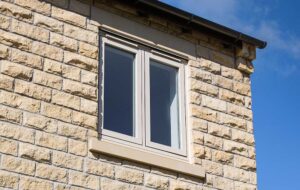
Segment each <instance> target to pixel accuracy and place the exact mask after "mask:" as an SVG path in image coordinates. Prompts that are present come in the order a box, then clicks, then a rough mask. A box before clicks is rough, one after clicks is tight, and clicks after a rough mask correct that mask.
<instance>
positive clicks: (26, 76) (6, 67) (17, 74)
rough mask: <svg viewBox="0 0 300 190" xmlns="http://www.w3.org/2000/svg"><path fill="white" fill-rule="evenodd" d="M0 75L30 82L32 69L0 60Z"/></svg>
mask: <svg viewBox="0 0 300 190" xmlns="http://www.w3.org/2000/svg"><path fill="white" fill-rule="evenodd" d="M0 65H1V73H3V74H6V75H9V76H12V77H14V78H19V79H23V80H31V78H32V73H33V69H31V68H28V67H25V66H22V65H20V64H16V63H13V62H10V61H6V60H1V61H0Z"/></svg>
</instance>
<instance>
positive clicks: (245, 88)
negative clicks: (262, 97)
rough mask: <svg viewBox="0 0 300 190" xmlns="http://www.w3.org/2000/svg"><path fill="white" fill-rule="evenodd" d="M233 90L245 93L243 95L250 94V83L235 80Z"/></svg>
mask: <svg viewBox="0 0 300 190" xmlns="http://www.w3.org/2000/svg"><path fill="white" fill-rule="evenodd" d="M233 91H235V92H237V93H239V94H242V95H245V96H251V86H250V84H245V83H241V82H235V83H233Z"/></svg>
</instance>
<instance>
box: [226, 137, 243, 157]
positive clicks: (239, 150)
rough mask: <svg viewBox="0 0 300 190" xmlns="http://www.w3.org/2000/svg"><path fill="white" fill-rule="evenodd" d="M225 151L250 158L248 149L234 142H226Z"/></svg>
mask: <svg viewBox="0 0 300 190" xmlns="http://www.w3.org/2000/svg"><path fill="white" fill-rule="evenodd" d="M223 149H224V150H225V151H226V152H231V153H234V154H239V155H242V156H248V147H247V146H246V145H244V144H241V143H237V142H234V141H229V140H224V144H223Z"/></svg>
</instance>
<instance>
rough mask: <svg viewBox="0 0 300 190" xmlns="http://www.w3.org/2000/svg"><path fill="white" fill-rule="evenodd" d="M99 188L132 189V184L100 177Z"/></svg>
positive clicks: (104, 189) (106, 189)
mask: <svg viewBox="0 0 300 190" xmlns="http://www.w3.org/2000/svg"><path fill="white" fill-rule="evenodd" d="M100 184H101V190H126V189H133V188H134V186H132V185H129V184H128V183H122V182H119V181H116V180H111V179H107V178H101V182H100Z"/></svg>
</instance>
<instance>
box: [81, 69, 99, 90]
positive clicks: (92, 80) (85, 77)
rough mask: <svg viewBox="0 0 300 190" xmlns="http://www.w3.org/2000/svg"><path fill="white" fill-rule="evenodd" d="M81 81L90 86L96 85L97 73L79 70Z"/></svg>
mask: <svg viewBox="0 0 300 190" xmlns="http://www.w3.org/2000/svg"><path fill="white" fill-rule="evenodd" d="M81 82H82V83H84V84H89V85H92V86H97V84H98V75H97V74H95V73H92V72H88V71H86V70H82V71H81Z"/></svg>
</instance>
